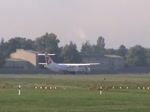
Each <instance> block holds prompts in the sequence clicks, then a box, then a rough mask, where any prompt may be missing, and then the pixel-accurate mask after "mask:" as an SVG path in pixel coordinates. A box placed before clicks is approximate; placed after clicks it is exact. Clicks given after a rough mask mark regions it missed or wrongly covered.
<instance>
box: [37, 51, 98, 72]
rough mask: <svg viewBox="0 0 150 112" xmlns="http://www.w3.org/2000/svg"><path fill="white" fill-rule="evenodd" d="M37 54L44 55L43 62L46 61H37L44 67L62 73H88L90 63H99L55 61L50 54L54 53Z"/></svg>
mask: <svg viewBox="0 0 150 112" xmlns="http://www.w3.org/2000/svg"><path fill="white" fill-rule="evenodd" d="M38 55H44V56H45V62H46V63H39V64H40V65H44V67H46V68H48V69H50V70H52V71H55V72H61V73H64V74H67V73H71V74H75V73H77V72H82V73H86V74H87V73H89V72H90V71H91V70H90V68H89V66H91V65H99V64H100V63H55V62H54V61H53V60H52V59H51V57H50V55H55V54H49V53H47V52H46V53H45V54H38Z"/></svg>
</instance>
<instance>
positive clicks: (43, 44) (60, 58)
mask: <svg viewBox="0 0 150 112" xmlns="http://www.w3.org/2000/svg"><path fill="white" fill-rule="evenodd" d="M59 43H60V40H59V39H58V38H57V35H55V34H54V33H45V34H44V35H42V36H40V37H37V38H36V39H35V40H31V39H27V38H23V37H14V38H11V39H9V40H8V41H4V38H2V39H1V42H0V66H2V65H3V64H4V63H5V59H6V58H8V57H9V55H10V54H11V53H13V52H15V51H16V49H25V50H35V51H38V52H41V53H44V52H49V53H55V54H57V55H56V56H55V59H54V60H55V61H56V62H66V63H80V62H82V57H81V55H80V53H82V54H105V55H118V56H122V57H123V58H124V59H125V65H126V66H150V49H148V48H144V47H142V46H141V45H135V46H133V47H131V48H129V49H128V48H126V46H125V45H120V47H119V48H118V49H113V48H111V49H106V48H105V39H104V38H103V37H102V36H99V37H98V39H97V41H96V44H93V45H92V44H91V43H90V41H86V42H84V43H82V46H81V50H80V51H78V50H77V46H76V44H75V43H73V42H72V41H70V43H69V44H66V45H64V46H61V47H59Z"/></svg>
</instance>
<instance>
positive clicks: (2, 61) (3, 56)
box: [0, 38, 6, 68]
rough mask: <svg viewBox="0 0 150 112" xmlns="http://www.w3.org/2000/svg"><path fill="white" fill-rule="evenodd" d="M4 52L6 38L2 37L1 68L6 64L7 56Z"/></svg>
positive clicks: (0, 48)
mask: <svg viewBox="0 0 150 112" xmlns="http://www.w3.org/2000/svg"><path fill="white" fill-rule="evenodd" d="M4 52H5V49H4V39H3V38H2V39H1V42H0V68H1V67H2V66H3V65H4V64H5V59H6V56H5V53H4Z"/></svg>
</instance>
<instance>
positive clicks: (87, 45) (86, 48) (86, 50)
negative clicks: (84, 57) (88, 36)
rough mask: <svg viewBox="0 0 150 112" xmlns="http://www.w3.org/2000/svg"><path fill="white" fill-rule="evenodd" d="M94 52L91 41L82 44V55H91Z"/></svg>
mask: <svg viewBox="0 0 150 112" xmlns="http://www.w3.org/2000/svg"><path fill="white" fill-rule="evenodd" d="M91 52H92V46H91V44H90V42H89V41H86V42H85V43H83V44H82V48H81V53H91Z"/></svg>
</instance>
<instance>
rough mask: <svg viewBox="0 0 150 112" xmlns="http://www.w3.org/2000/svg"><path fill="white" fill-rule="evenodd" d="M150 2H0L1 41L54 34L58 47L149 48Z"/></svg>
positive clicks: (3, 0) (68, 0) (17, 0)
mask: <svg viewBox="0 0 150 112" xmlns="http://www.w3.org/2000/svg"><path fill="white" fill-rule="evenodd" d="M149 13H150V0H0V38H2V37H3V38H4V40H5V41H7V40H9V39H10V38H14V37H24V38H29V39H32V40H34V39H36V38H37V37H40V36H42V35H44V34H45V33H46V32H48V33H54V34H56V35H57V38H58V39H59V40H60V44H59V46H63V45H66V44H69V42H70V41H73V42H74V43H75V44H76V45H77V47H78V49H80V48H81V46H82V43H85V42H86V41H90V43H91V44H96V41H97V39H98V37H99V36H102V37H103V38H104V39H105V44H106V45H105V47H106V48H114V49H117V48H119V46H120V45H125V46H126V47H127V48H130V47H133V46H135V45H137V44H138V45H142V46H143V47H145V48H150V14H149Z"/></svg>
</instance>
